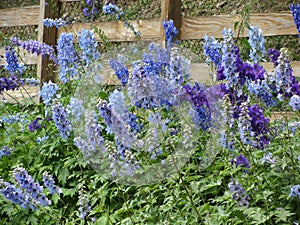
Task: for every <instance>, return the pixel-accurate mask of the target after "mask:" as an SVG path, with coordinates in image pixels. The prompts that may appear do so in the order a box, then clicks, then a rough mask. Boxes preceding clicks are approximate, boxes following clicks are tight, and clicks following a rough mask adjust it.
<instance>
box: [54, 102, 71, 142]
mask: <svg viewBox="0 0 300 225" xmlns="http://www.w3.org/2000/svg"><path fill="white" fill-rule="evenodd" d="M52 118H53V120H54V122H55V125H56V127H57V129H58V130H59V132H60V135H61V137H62V138H63V139H67V138H68V137H69V136H70V133H71V131H72V125H71V123H70V121H69V115H68V113H67V111H66V109H65V108H64V107H63V106H62V104H61V103H59V102H57V103H54V104H53V105H52Z"/></svg>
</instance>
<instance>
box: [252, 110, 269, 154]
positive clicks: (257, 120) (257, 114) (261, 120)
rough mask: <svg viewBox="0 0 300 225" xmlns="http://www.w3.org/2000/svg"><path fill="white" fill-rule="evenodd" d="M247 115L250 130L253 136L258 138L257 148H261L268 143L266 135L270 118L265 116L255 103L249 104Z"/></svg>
mask: <svg viewBox="0 0 300 225" xmlns="http://www.w3.org/2000/svg"><path fill="white" fill-rule="evenodd" d="M249 116H250V118H251V119H250V121H251V130H252V132H253V133H254V136H255V137H257V138H258V143H257V148H259V149H263V148H264V146H265V145H268V144H269V143H270V139H269V138H268V137H267V135H268V132H269V124H270V119H268V118H266V117H265V116H264V114H263V110H262V109H261V108H259V107H258V106H257V105H253V106H249Z"/></svg>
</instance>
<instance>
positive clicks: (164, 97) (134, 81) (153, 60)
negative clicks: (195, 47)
mask: <svg viewBox="0 0 300 225" xmlns="http://www.w3.org/2000/svg"><path fill="white" fill-rule="evenodd" d="M148 48H149V51H148V52H144V53H143V60H141V61H135V62H133V63H132V76H130V77H129V80H128V85H127V86H128V95H129V97H130V101H131V105H135V106H137V107H138V108H145V109H152V108H160V107H166V108H168V107H170V106H171V105H173V104H175V103H176V102H177V101H178V99H177V96H178V91H179V89H180V87H181V84H182V83H183V81H184V80H185V79H187V78H188V76H189V73H188V72H186V71H185V69H187V70H188V67H187V65H186V64H188V63H187V62H185V60H184V59H183V58H180V57H177V56H176V54H175V55H172V54H170V52H169V51H168V50H166V49H163V48H160V46H157V45H155V44H150V45H149V47H148Z"/></svg>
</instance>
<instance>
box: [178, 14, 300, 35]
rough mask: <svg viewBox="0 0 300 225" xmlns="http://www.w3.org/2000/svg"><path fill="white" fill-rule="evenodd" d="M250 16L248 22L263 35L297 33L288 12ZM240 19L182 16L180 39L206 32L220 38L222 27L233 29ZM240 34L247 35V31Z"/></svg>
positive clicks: (235, 16) (223, 16)
mask: <svg viewBox="0 0 300 225" xmlns="http://www.w3.org/2000/svg"><path fill="white" fill-rule="evenodd" d="M250 18H251V19H250V24H251V25H252V26H257V27H259V28H261V29H262V30H263V35H264V36H275V35H297V34H298V31H297V29H296V27H295V25H294V21H293V17H292V15H291V13H290V12H281V13H263V14H252V15H251V17H250ZM241 20H242V18H241V16H240V15H230V16H226V15H220V16H211V17H197V18H182V24H181V35H180V39H181V40H191V39H202V38H203V37H204V35H206V34H207V35H209V36H214V37H215V38H222V37H223V36H222V30H223V29H224V28H226V29H228V28H231V29H232V30H234V29H233V28H234V27H233V26H234V23H235V22H237V21H241ZM235 36H237V32H235ZM240 36H248V32H245V33H244V34H240Z"/></svg>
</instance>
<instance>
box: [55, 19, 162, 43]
mask: <svg viewBox="0 0 300 225" xmlns="http://www.w3.org/2000/svg"><path fill="white" fill-rule="evenodd" d="M131 23H132V25H133V26H134V27H135V29H136V30H138V31H140V32H141V34H142V40H144V41H149V40H151V41H158V40H159V38H160V37H159V31H160V30H159V29H160V21H159V19H156V20H135V21H132V22H131ZM95 26H96V27H98V28H100V29H101V30H102V31H103V32H104V34H105V36H106V37H107V38H108V39H109V40H110V41H113V42H124V41H137V40H138V39H137V38H136V37H135V35H134V33H133V32H132V31H131V30H130V29H128V28H126V27H125V25H124V23H123V22H98V23H96V22H95V23H74V24H73V25H72V27H71V26H66V27H65V28H66V30H65V29H59V30H58V34H57V35H59V34H60V33H61V32H66V31H67V32H73V33H74V35H76V33H77V32H78V31H81V29H93V28H94V27H95ZM58 37H59V36H58ZM95 38H96V40H97V41H101V39H100V38H99V36H98V35H95Z"/></svg>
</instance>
